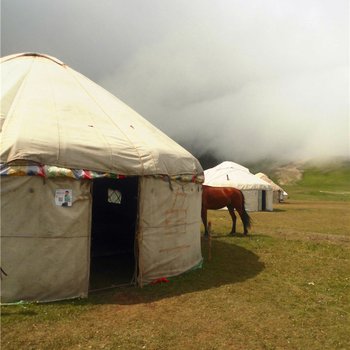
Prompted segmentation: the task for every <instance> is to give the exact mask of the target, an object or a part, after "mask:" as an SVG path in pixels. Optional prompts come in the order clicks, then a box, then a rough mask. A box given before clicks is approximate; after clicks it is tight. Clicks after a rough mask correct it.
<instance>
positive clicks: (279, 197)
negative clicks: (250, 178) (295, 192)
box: [255, 173, 288, 203]
mask: <svg viewBox="0 0 350 350" xmlns="http://www.w3.org/2000/svg"><path fill="white" fill-rule="evenodd" d="M255 176H257V177H258V178H259V179H262V180H264V181H266V182H267V183H269V184H270V185H271V186H272V190H273V202H274V203H281V202H283V201H284V200H285V198H286V197H287V196H288V194H287V192H286V191H284V190H283V188H282V187H280V186H279V185H277V184H276V183H275V182H273V181H272V180H271V179H270V178H269V177H268V176H267V175H266V174H264V173H257V174H255Z"/></svg>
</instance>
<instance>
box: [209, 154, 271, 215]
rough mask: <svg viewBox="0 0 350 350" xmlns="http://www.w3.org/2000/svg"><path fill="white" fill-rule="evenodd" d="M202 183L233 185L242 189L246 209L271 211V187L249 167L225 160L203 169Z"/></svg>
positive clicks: (221, 185)
mask: <svg viewBox="0 0 350 350" xmlns="http://www.w3.org/2000/svg"><path fill="white" fill-rule="evenodd" d="M204 184H205V185H207V186H213V187H235V188H238V189H239V190H241V191H242V193H243V195H244V199H245V206H246V210H247V211H261V210H264V211H265V210H266V211H272V210H273V192H272V187H271V186H270V185H269V184H268V183H267V182H265V181H263V180H261V179H259V178H257V177H256V176H254V175H253V174H252V173H250V172H249V169H248V168H246V167H244V166H242V165H240V164H237V163H234V162H229V161H225V162H223V163H220V164H219V165H217V166H215V167H213V168H210V169H206V170H205V171H204Z"/></svg>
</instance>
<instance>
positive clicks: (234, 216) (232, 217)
mask: <svg viewBox="0 0 350 350" xmlns="http://www.w3.org/2000/svg"><path fill="white" fill-rule="evenodd" d="M227 209H228V211H229V213H230V215H231V219H232V229H231V233H230V234H231V235H232V236H233V235H234V234H235V233H236V221H237V218H236V215H235V208H233V207H232V206H231V205H228V206H227Z"/></svg>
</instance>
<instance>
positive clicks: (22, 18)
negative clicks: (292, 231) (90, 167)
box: [1, 0, 350, 163]
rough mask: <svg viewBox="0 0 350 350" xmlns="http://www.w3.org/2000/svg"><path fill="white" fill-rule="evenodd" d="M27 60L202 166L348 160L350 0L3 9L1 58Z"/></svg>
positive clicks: (38, 0)
mask: <svg viewBox="0 0 350 350" xmlns="http://www.w3.org/2000/svg"><path fill="white" fill-rule="evenodd" d="M25 51H31V52H41V53H46V54H49V55H52V56H55V57H57V58H59V59H60V60H62V61H64V62H65V63H66V64H68V65H69V66H70V67H71V68H73V69H75V70H77V71H79V72H81V73H82V74H84V75H86V76H87V77H89V78H90V79H92V80H94V81H95V82H97V83H98V84H100V85H102V86H103V87H105V88H106V89H107V90H109V91H111V92H112V93H113V94H115V95H116V96H117V97H119V98H120V99H121V100H123V101H124V102H126V103H127V104H128V105H129V106H130V107H132V108H133V109H135V110H136V111H137V112H139V113H140V114H141V115H143V116H144V117H145V118H146V119H148V120H149V121H150V122H151V123H153V124H154V125H155V126H157V127H158V128H160V129H161V130H162V131H164V132H165V133H166V134H168V135H169V136H170V137H172V138H173V139H174V140H176V141H178V142H179V143H181V144H182V145H184V146H185V147H186V148H188V149H189V150H190V151H192V152H193V153H195V154H196V155H197V156H199V155H200V154H201V153H205V152H208V151H209V152H214V153H215V154H216V155H217V156H220V157H222V158H225V159H227V160H233V161H236V162H241V163H245V162H251V161H255V160H261V159H266V158H279V159H283V160H305V159H311V158H321V157H323V158H328V157H329V158H333V157H334V156H346V157H348V158H349V154H350V147H349V138H350V136H349V135H350V121H349V78H350V77H349V2H348V0H217V1H213V0H172V1H170V0H124V1H122V0H98V1H96V0H74V1H72V0H61V1H49V0H1V56H6V55H8V54H12V53H18V52H25Z"/></svg>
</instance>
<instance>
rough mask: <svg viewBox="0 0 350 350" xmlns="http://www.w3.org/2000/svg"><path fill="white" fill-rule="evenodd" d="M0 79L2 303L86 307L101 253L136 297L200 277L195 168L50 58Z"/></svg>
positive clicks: (9, 67) (28, 59)
mask: <svg viewBox="0 0 350 350" xmlns="http://www.w3.org/2000/svg"><path fill="white" fill-rule="evenodd" d="M1 73H2V77H1V84H2V86H1V115H2V117H3V121H4V122H3V125H2V131H1V144H2V148H1V210H2V220H1V267H2V269H3V270H4V271H5V272H6V274H7V276H3V279H2V283H1V300H2V302H15V301H18V300H27V301H51V300H59V299H67V298H74V297H84V296H87V295H88V292H89V288H90V287H91V275H92V274H93V273H94V270H93V269H92V264H93V263H92V259H93V257H92V253H96V254H97V255H98V252H97V251H94V250H93V248H94V247H95V248H96V247H97V248H102V247H103V244H104V243H106V242H107V243H109V244H105V245H106V246H107V248H113V249H114V250H116V249H119V248H122V250H123V251H126V250H128V249H131V248H132V249H133V250H134V251H133V252H132V253H133V254H132V257H133V258H134V260H133V261H132V262H131V264H132V270H133V273H134V276H133V277H134V281H136V282H137V283H138V285H141V286H142V285H144V284H147V283H149V282H151V281H153V280H155V279H157V278H160V277H169V276H175V275H178V274H181V273H183V272H185V271H188V270H190V269H192V268H195V267H197V266H200V264H201V261H202V255H201V247H200V225H201V220H200V209H201V183H202V182H203V170H202V168H201V166H200V164H199V162H198V160H197V159H195V158H194V157H193V156H192V155H191V154H190V153H189V152H187V151H186V150H185V149H183V148H182V147H181V146H180V145H178V144H177V143H176V142H174V141H173V140H171V139H170V138H169V137H168V136H166V135H165V134H163V133H162V132H161V131H160V130H158V129H157V128H155V127H154V126H153V125H151V124H150V123H149V122H147V121H146V120H145V119H144V118H142V117H141V116H140V115H138V114H137V113H136V112H135V111H133V110H132V109H130V108H129V107H128V106H126V105H125V104H124V103H122V102H121V101H119V100H118V99H117V98H116V97H114V96H112V95H111V94H109V93H108V92H107V91H105V90H104V89H103V88H101V87H99V86H98V85H96V84H95V83H93V82H91V81H90V80H89V79H87V78H86V77H84V76H82V75H81V74H79V73H77V72H76V71H74V70H72V69H71V68H69V67H68V66H66V65H65V64H63V63H62V62H61V61H59V60H57V59H55V58H53V57H50V56H45V55H41V54H18V55H13V56H8V57H4V58H3V59H2V60H1ZM66 196H67V197H66ZM96 203H98V205H97V206H96ZM99 206H102V208H103V210H101V209H99ZM103 214H106V215H107V214H108V215H107V216H101V215H103ZM105 219H106V220H107V221H108V222H109V225H107V227H104V226H105V225H104V220H105ZM102 230H104V233H103V234H104V236H103V239H102V240H101V237H100V236H99V232H102ZM92 231H95V232H92ZM101 234H102V233H101ZM97 242H98V243H97ZM108 245H109V247H108ZM97 250H98V249H97ZM106 268H107V269H108V265H107V266H106ZM118 268H120V266H119V267H118ZM114 272H115V271H114V270H113V271H112V273H114ZM130 277H132V276H130Z"/></svg>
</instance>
